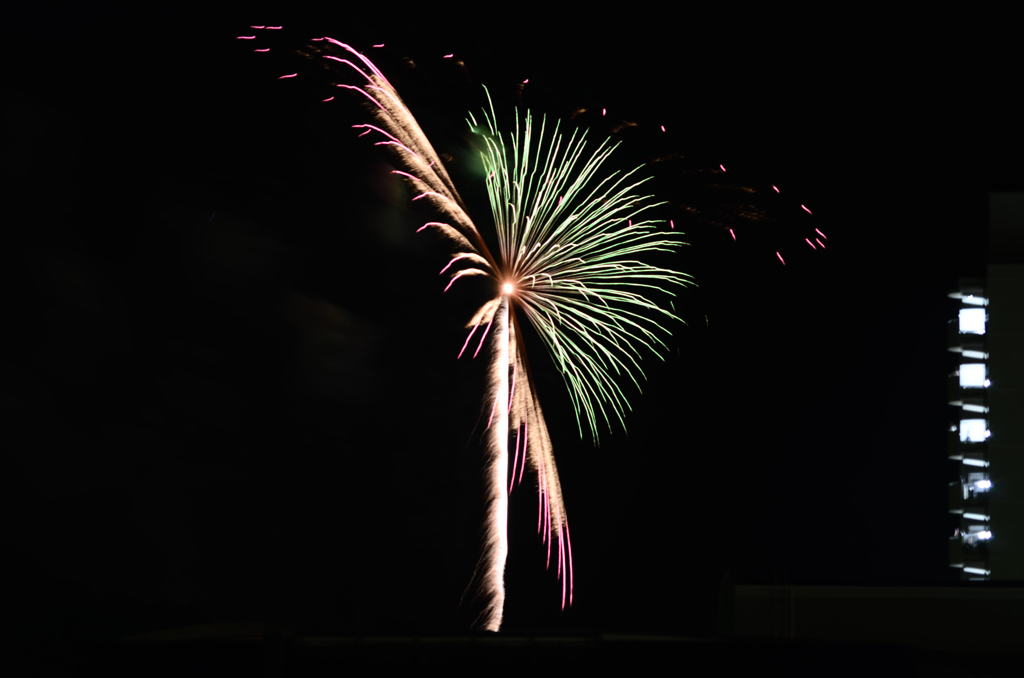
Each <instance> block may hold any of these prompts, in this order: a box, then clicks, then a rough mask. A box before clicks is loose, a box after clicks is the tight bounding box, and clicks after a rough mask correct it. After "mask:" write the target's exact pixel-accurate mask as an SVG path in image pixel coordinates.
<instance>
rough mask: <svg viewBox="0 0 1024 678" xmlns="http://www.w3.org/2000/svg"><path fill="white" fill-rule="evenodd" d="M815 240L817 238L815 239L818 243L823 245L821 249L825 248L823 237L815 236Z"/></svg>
mask: <svg viewBox="0 0 1024 678" xmlns="http://www.w3.org/2000/svg"><path fill="white" fill-rule="evenodd" d="M814 240H815V241H816V242H817V243H818V244H819V245H821V249H825V243H823V242H821V238H815V239H814Z"/></svg>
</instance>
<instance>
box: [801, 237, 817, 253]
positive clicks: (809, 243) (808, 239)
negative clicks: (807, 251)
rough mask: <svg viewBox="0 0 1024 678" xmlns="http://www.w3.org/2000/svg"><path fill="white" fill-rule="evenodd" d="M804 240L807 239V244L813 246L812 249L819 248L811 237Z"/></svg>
mask: <svg viewBox="0 0 1024 678" xmlns="http://www.w3.org/2000/svg"><path fill="white" fill-rule="evenodd" d="M804 240H806V241H807V244H808V245H810V246H811V249H812V250H816V249H818V248H817V247H815V246H814V243H813V242H811V239H810V238H804Z"/></svg>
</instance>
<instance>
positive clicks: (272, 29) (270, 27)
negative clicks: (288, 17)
mask: <svg viewBox="0 0 1024 678" xmlns="http://www.w3.org/2000/svg"><path fill="white" fill-rule="evenodd" d="M281 28H282V27H281V26H267V30H268V31H279V30H281Z"/></svg>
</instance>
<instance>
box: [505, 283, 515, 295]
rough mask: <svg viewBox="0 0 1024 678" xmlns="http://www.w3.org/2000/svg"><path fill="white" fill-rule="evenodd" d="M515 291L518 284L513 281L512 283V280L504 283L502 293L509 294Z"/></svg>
mask: <svg viewBox="0 0 1024 678" xmlns="http://www.w3.org/2000/svg"><path fill="white" fill-rule="evenodd" d="M515 291H516V286H515V285H513V284H512V283H510V282H507V283H502V285H501V293H502V294H505V295H509V294H512V293H513V292H515Z"/></svg>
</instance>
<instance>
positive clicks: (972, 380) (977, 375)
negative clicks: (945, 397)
mask: <svg viewBox="0 0 1024 678" xmlns="http://www.w3.org/2000/svg"><path fill="white" fill-rule="evenodd" d="M959 374H960V387H961V388H984V387H986V386H988V385H989V381H988V379H987V378H986V377H988V370H987V368H986V367H985V363H963V364H962V365H960V370H959Z"/></svg>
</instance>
